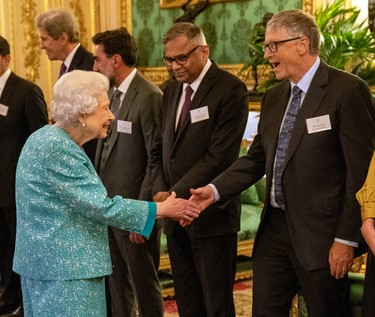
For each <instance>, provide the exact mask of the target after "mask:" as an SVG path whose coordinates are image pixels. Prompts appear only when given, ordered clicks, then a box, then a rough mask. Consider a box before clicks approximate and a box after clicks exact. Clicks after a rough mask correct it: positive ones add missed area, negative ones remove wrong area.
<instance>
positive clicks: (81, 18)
mask: <svg viewBox="0 0 375 317" xmlns="http://www.w3.org/2000/svg"><path fill="white" fill-rule="evenodd" d="M69 7H70V9H71V10H72V11H73V13H74V15H75V16H76V17H77V20H78V24H79V30H80V39H79V40H80V43H81V44H82V45H83V46H84V47H89V41H88V39H87V29H86V26H85V15H84V13H83V10H82V6H81V3H80V2H79V1H74V0H72V1H70V2H69Z"/></svg>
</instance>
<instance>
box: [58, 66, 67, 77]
mask: <svg viewBox="0 0 375 317" xmlns="http://www.w3.org/2000/svg"><path fill="white" fill-rule="evenodd" d="M66 70H67V67H66V65H65V64H64V63H61V66H60V74H59V78H60V77H61V76H62V75H64V74H65V73H66Z"/></svg>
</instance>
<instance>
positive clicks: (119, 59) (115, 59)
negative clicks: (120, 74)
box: [112, 54, 124, 67]
mask: <svg viewBox="0 0 375 317" xmlns="http://www.w3.org/2000/svg"><path fill="white" fill-rule="evenodd" d="M112 63H113V66H115V67H119V66H120V65H121V64H123V63H124V62H123V61H122V57H121V56H120V55H119V54H114V55H113V56H112Z"/></svg>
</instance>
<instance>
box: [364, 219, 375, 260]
mask: <svg viewBox="0 0 375 317" xmlns="http://www.w3.org/2000/svg"><path fill="white" fill-rule="evenodd" d="M374 226H375V225H374V218H367V219H365V221H363V223H362V228H361V230H362V235H363V237H364V238H365V240H366V242H367V245H368V246H369V248H370V250H371V251H372V253H374V254H375V227H374Z"/></svg>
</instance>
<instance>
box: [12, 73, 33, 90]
mask: <svg viewBox="0 0 375 317" xmlns="http://www.w3.org/2000/svg"><path fill="white" fill-rule="evenodd" d="M8 82H9V83H12V84H15V85H21V86H23V87H25V88H26V87H27V88H35V87H36V88H37V89H40V87H39V86H38V85H37V84H35V83H33V82H31V81H30V80H28V79H25V78H23V77H21V76H19V75H17V74H16V73H14V72H11V73H10V76H9V78H8Z"/></svg>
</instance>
